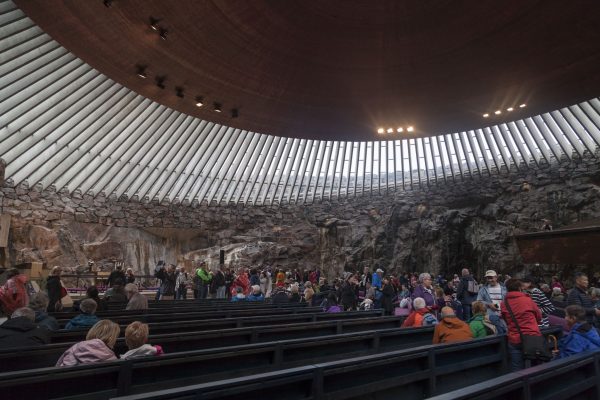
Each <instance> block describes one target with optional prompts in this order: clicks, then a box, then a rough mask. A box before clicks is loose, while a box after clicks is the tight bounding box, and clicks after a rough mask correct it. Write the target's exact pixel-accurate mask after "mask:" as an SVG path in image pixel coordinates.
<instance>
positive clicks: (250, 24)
mask: <svg viewBox="0 0 600 400" xmlns="http://www.w3.org/2000/svg"><path fill="white" fill-rule="evenodd" d="M16 3H17V4H18V6H19V7H20V8H21V9H23V10H24V11H25V12H26V14H27V15H28V16H29V17H31V18H32V19H33V20H34V21H35V22H36V23H37V24H38V25H40V26H41V27H42V28H43V29H44V31H45V32H47V33H49V34H50V35H51V36H52V37H53V38H54V39H55V40H57V41H58V42H59V43H61V44H62V45H63V46H65V47H66V48H67V49H69V50H70V51H71V52H73V53H74V54H75V55H76V56H78V57H80V58H82V59H83V60H84V61H85V62H87V63H89V64H90V65H91V66H92V67H94V68H96V69H98V70H99V71H101V72H102V73H104V74H106V75H107V76H109V77H110V78H112V79H114V80H116V81H117V82H119V83H121V84H123V85H125V86H127V87H129V88H131V89H133V90H135V91H136V92H138V93H140V94H142V95H144V96H146V97H148V98H150V99H152V100H155V101H157V102H159V103H161V104H164V105H166V106H169V107H172V108H174V109H176V110H179V111H182V112H184V113H187V114H190V115H194V116H197V117H199V118H202V119H205V120H210V121H214V122H217V123H222V124H225V125H228V126H232V127H236V128H242V129H248V130H252V131H256V132H261V133H268V134H272V135H277V136H287V137H297V138H315V139H329V140H373V139H375V140H377V139H383V138H385V139H390V137H381V136H380V135H377V133H376V129H377V128H378V127H379V126H382V127H385V128H387V127H394V128H396V127H397V126H408V125H414V126H415V127H416V132H415V133H414V135H418V136H427V135H434V134H440V133H448V132H456V131H461V130H467V129H475V128H481V127H483V126H488V125H490V124H497V123H500V122H505V121H509V120H514V119H516V118H524V117H526V116H529V115H534V114H539V113H540V112H545V111H549V110H554V109H557V108H560V107H563V106H566V105H570V104H573V103H575V102H578V101H582V100H586V99H588V98H592V97H595V96H597V95H598V93H600V74H599V72H600V71H599V69H600V68H599V67H600V29H599V28H598V25H597V18H598V16H599V15H600V2H598V1H591V0H590V1H570V2H568V3H567V2H562V1H547V0H540V1H503V2H487V1H486V2H482V1H456V0H447V1H441V0H440V1H412V2H408V1H394V0H380V1H374V0H373V1H363V0H327V1H292V0H289V1H282V0H271V1H269V0H251V1H249V0H227V1H218V0H203V1H198V0H196V1H194V0H178V1H165V0H152V1H151V0H143V1H142V0H127V1H125V0H113V1H112V2H109V3H112V5H111V6H110V7H106V6H105V5H104V4H103V3H104V2H103V1H102V0H88V1H75V0H71V1H53V0H43V1H42V0H35V1H34V0H28V1H23V0H18V1H16ZM151 18H154V19H157V20H159V23H158V25H160V26H161V27H162V28H163V29H165V30H167V31H168V34H167V40H162V39H161V38H160V36H159V35H158V33H157V32H156V31H154V30H152V29H151V27H150V19H151ZM138 65H142V66H147V68H146V73H147V74H148V78H147V79H140V78H139V77H138V76H136V66H138ZM156 76H163V77H166V80H165V88H164V89H161V88H159V87H157V85H156V82H155V77H156ZM176 87H180V88H182V89H183V94H184V97H183V98H181V97H178V96H176V91H175V88H176ZM196 96H203V99H204V106H203V107H200V108H199V107H196V106H195V97H196ZM214 102H218V103H220V104H222V109H223V112H222V113H220V114H219V113H216V112H214V111H213V109H212V104H213V103H214ZM521 103H526V104H527V107H526V108H524V109H519V108H516V109H515V110H514V111H512V113H508V112H506V108H508V107H511V106H513V107H516V106H518V105H519V104H521ZM231 109H237V110H239V117H238V118H232V117H231V113H230V110H231ZM497 109H501V110H503V114H501V115H500V116H495V115H494V114H493V112H494V111H495V110H497ZM483 113H490V114H491V116H490V118H488V119H484V118H483V117H482V114H483ZM503 118H505V119H503ZM405 135H406V134H405ZM400 137H401V136H400V135H399V134H398V136H397V137H394V138H400ZM405 137H406V136H405Z"/></svg>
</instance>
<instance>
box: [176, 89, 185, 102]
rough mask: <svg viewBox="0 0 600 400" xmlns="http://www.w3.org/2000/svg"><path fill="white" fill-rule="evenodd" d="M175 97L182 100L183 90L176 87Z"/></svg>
mask: <svg viewBox="0 0 600 400" xmlns="http://www.w3.org/2000/svg"><path fill="white" fill-rule="evenodd" d="M175 95H176V96H177V97H179V98H182V99H183V96H184V94H183V88H182V87H181V86H177V87H176V88H175Z"/></svg>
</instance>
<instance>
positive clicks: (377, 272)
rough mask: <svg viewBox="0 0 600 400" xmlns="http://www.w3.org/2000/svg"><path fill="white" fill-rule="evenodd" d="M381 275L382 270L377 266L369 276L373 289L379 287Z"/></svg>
mask: <svg viewBox="0 0 600 400" xmlns="http://www.w3.org/2000/svg"><path fill="white" fill-rule="evenodd" d="M382 277H383V270H382V269H381V268H377V269H376V270H375V272H373V276H372V277H371V286H372V287H374V288H375V289H381V284H382Z"/></svg>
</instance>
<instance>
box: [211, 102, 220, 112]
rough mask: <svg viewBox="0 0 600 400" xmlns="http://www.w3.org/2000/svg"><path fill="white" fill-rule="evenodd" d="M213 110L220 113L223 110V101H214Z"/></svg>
mask: <svg viewBox="0 0 600 400" xmlns="http://www.w3.org/2000/svg"><path fill="white" fill-rule="evenodd" d="M213 110H214V111H215V112H218V113H220V112H221V103H213Z"/></svg>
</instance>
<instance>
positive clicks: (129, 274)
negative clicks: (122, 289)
mask: <svg viewBox="0 0 600 400" xmlns="http://www.w3.org/2000/svg"><path fill="white" fill-rule="evenodd" d="M128 283H135V275H134V274H133V269H132V268H131V267H129V268H127V271H126V272H125V284H128Z"/></svg>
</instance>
